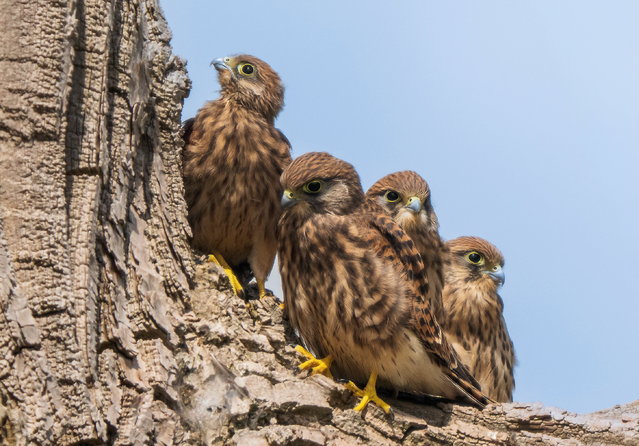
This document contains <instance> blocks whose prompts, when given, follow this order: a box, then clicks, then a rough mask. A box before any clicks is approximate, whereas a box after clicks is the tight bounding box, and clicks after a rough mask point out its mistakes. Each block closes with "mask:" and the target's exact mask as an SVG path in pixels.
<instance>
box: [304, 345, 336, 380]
mask: <svg viewBox="0 0 639 446" xmlns="http://www.w3.org/2000/svg"><path fill="white" fill-rule="evenodd" d="M295 350H296V351H297V352H299V353H301V354H303V355H304V356H306V357H307V358H308V361H304V362H303V363H301V364H300V365H298V366H297V367H298V368H299V369H300V370H306V369H312V370H311V375H316V374H318V373H319V374H322V375H324V376H326V377H327V378H331V379H333V375H332V374H331V370H330V368H331V362H333V357H332V356H331V355H328V356H327V357H325V358H322V359H317V358H316V357H315V356H313V354H312V353H311V352H309V351H308V350H306V349H305V348H304V347H302V346H301V345H298V346H296V347H295Z"/></svg>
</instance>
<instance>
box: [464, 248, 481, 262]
mask: <svg viewBox="0 0 639 446" xmlns="http://www.w3.org/2000/svg"><path fill="white" fill-rule="evenodd" d="M466 258H467V259H468V261H469V262H470V263H472V264H473V265H481V264H482V263H484V256H482V255H481V254H480V253H478V252H477V251H472V252H469V253H468V254H466Z"/></svg>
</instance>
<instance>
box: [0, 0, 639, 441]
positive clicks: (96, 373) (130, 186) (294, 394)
mask: <svg viewBox="0 0 639 446" xmlns="http://www.w3.org/2000/svg"><path fill="white" fill-rule="evenodd" d="M0 8H1V9H0V11H1V12H0V20H1V28H2V33H1V34H0V36H1V37H0V39H1V40H0V65H1V68H2V70H1V71H0V110H1V112H2V120H1V122H0V141H1V143H2V150H1V152H0V304H1V308H0V336H1V339H0V358H1V359H0V397H1V399H0V443H1V444H3V445H4V444H7V445H13V444H18V445H26V444H38V445H80V444H94V445H101V444H109V445H129V444H130V445H147V444H161V445H178V444H179V445H197V444H218V443H238V444H247V445H248V444H293V443H295V444H344V443H352V444H356V443H366V442H369V443H380V444H399V443H403V444H423V443H424V442H428V443H431V444H451V443H454V442H456V443H458V444H467V443H472V444H504V445H506V444H635V445H636V444H639V427H638V426H639V422H638V420H639V403H633V404H629V405H626V406H623V407H619V408H613V409H611V410H610V411H606V412H601V413H595V414H590V415H586V416H580V415H574V414H569V413H567V412H565V411H561V410H558V409H552V408H544V407H542V406H540V405H527V404H518V403H513V404H507V405H501V406H491V407H489V408H487V409H485V410H483V411H477V410H475V409H473V408H469V407H464V406H459V405H451V404H445V403H436V404H426V405H424V404H417V403H414V402H408V401H396V400H392V399H391V400H390V402H391V404H392V405H393V407H394V409H395V416H394V418H389V417H387V416H385V415H384V414H383V412H381V411H380V410H378V409H377V408H376V407H371V408H370V409H368V411H367V412H366V413H365V414H363V415H359V414H357V413H355V412H354V411H352V410H351V408H352V406H353V405H354V403H355V400H354V398H353V397H352V396H351V395H350V394H349V392H347V391H346V390H345V389H344V388H343V387H342V386H341V385H339V384H336V383H333V382H331V381H329V380H327V379H326V378H323V377H310V378H308V377H306V376H305V374H299V373H298V372H297V371H296V368H295V365H296V363H297V361H298V360H299V358H298V357H297V356H296V353H295V352H294V350H293V348H292V345H294V343H295V339H294V335H293V334H292V333H290V330H289V331H287V330H288V328H287V325H286V321H283V320H282V314H281V311H280V310H279V308H278V307H277V305H275V304H274V302H273V301H270V300H267V301H263V302H259V303H256V304H254V307H255V308H254V309H247V308H246V307H245V305H244V303H243V302H242V301H240V300H239V299H238V298H236V297H235V296H234V295H233V294H232V293H231V292H230V291H229V286H228V282H227V280H226V278H225V277H224V276H223V275H222V276H221V275H220V271H219V270H218V269H217V267H215V266H213V265H211V264H206V263H202V264H198V263H197V262H194V257H193V253H192V252H191V249H190V248H189V244H188V239H189V233H190V230H189V228H188V224H187V221H186V208H185V203H184V198H183V185H182V178H181V175H180V164H181V161H180V152H181V143H180V137H179V134H178V130H179V123H180V112H181V108H182V100H183V98H184V97H185V96H186V94H187V92H188V87H189V81H188V78H187V76H186V73H185V69H184V63H183V62H182V61H181V60H180V59H178V58H176V57H175V56H173V55H172V53H171V49H170V46H169V39H170V34H169V31H168V29H167V25H166V22H165V21H164V18H163V16H162V12H161V10H160V8H159V5H158V3H157V0H130V1H124V0H119V1H116V0H111V1H106V2H105V1H97V0H87V1H82V0H68V1H66V2H62V1H53V0H46V1H45V0H31V1H27V0H0Z"/></svg>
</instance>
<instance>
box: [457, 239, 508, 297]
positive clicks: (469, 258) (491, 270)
mask: <svg viewBox="0 0 639 446" xmlns="http://www.w3.org/2000/svg"><path fill="white" fill-rule="evenodd" d="M446 246H447V247H448V249H449V250H450V265H449V267H448V271H447V274H448V275H449V276H448V277H447V281H455V282H456V281H460V280H461V281H465V282H475V283H477V281H479V283H480V284H482V285H483V286H485V287H487V288H489V289H492V290H496V289H497V288H499V287H500V286H501V285H503V284H504V282H505V280H506V276H505V275H504V270H503V268H504V256H503V255H502V253H501V252H500V251H499V250H498V249H497V248H496V247H495V246H494V245H493V244H492V243H490V242H488V241H487V240H484V239H482V238H479V237H459V238H456V239H453V240H449V241H448V242H446ZM451 275H452V277H451Z"/></svg>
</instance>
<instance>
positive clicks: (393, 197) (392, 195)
mask: <svg viewBox="0 0 639 446" xmlns="http://www.w3.org/2000/svg"><path fill="white" fill-rule="evenodd" d="M384 198H386V201H388V202H389V203H397V202H398V201H399V199H400V198H402V197H401V196H400V195H399V193H398V192H396V191H394V190H387V191H386V193H385V194H384Z"/></svg>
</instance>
